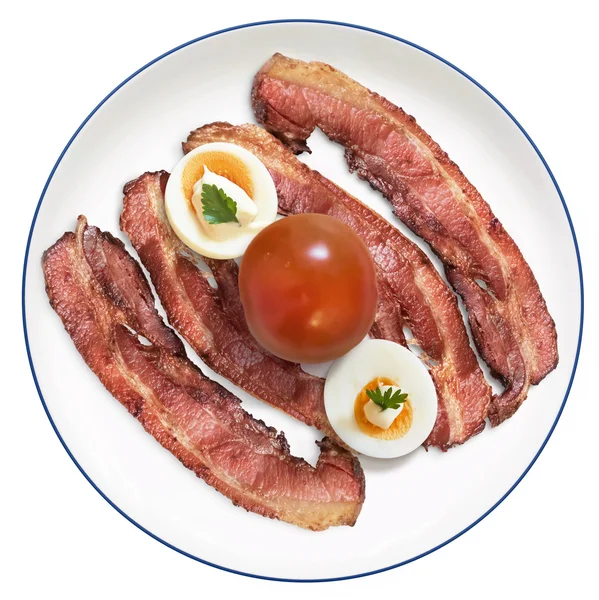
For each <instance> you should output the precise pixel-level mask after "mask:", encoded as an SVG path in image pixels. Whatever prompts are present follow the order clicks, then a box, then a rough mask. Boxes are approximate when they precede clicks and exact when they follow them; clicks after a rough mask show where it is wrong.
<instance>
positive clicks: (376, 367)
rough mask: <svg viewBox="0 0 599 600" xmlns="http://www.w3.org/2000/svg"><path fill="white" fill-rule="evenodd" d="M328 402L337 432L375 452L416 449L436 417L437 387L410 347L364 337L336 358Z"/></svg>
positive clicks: (360, 447)
mask: <svg viewBox="0 0 599 600" xmlns="http://www.w3.org/2000/svg"><path fill="white" fill-rule="evenodd" d="M373 397H374V399H375V400H374V401H373V399H372V398H373ZM324 403H325V409H326V413H327V416H328V418H329V421H330V423H331V425H332V427H333V429H334V430H335V433H337V435H338V436H339V437H340V438H341V439H342V440H343V441H344V442H345V443H346V444H347V445H348V446H350V447H351V448H353V449H354V450H356V451H357V452H361V453H362V454H366V455H368V456H374V457H376V458H395V457H398V456H403V455H404V454H408V453H409V452H412V451H413V450H415V449H416V448H418V447H419V446H420V445H421V444H422V443H423V442H424V441H425V440H426V438H427V437H428V436H429V434H430V432H431V431H432V429H433V426H434V424H435V420H436V418H437V393H436V391H435V386H434V384H433V381H432V379H431V377H430V375H429V373H428V371H427V369H426V367H425V366H424V365H423V364H422V362H421V361H420V359H419V358H418V357H417V356H416V355H414V354H413V353H412V352H411V351H410V350H408V349H407V348H404V347H403V346H400V345H399V344H396V343H394V342H390V341H387V340H374V339H368V340H364V341H363V342H362V343H361V344H359V345H358V346H356V347H355V348H354V349H353V350H351V351H350V352H348V353H347V354H346V355H345V356H343V357H342V358H340V359H338V360H336V361H335V362H334V363H333V365H332V366H331V369H330V370H329V373H328V375H327V379H326V383H325V387H324Z"/></svg>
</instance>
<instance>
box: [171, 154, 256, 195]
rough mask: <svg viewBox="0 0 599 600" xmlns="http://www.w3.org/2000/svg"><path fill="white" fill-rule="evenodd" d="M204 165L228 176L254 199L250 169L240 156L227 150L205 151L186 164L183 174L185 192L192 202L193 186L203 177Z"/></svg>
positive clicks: (182, 184) (223, 175) (182, 182)
mask: <svg viewBox="0 0 599 600" xmlns="http://www.w3.org/2000/svg"><path fill="white" fill-rule="evenodd" d="M204 167H208V169H210V170H211V171H212V172H213V173H215V174H216V175H220V176H221V177H226V178H227V179H228V180H229V181H232V182H233V183H234V184H236V185H238V186H239V187H240V188H241V189H242V190H243V191H244V192H245V193H246V194H247V195H248V196H249V197H250V198H251V199H252V200H253V199H254V186H253V184H252V178H251V177H250V172H249V169H248V168H247V167H246V165H245V163H244V162H243V161H242V160H241V159H240V158H238V157H237V156H234V155H233V154H228V153H227V152H204V153H202V154H196V155H195V156H194V157H193V158H192V159H191V160H190V161H189V162H188V163H187V164H186V165H185V169H183V175H182V176H181V187H182V189H183V194H184V195H185V197H186V198H187V201H188V202H189V203H190V204H191V197H192V196H193V186H194V185H195V184H196V183H197V182H198V181H199V180H200V179H201V178H202V177H203V175H204Z"/></svg>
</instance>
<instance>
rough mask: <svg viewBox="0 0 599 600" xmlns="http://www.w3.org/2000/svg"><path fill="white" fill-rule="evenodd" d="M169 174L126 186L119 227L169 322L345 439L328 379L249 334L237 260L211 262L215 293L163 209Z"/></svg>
mask: <svg viewBox="0 0 599 600" xmlns="http://www.w3.org/2000/svg"><path fill="white" fill-rule="evenodd" d="M167 180H168V173H166V172H164V171H162V172H160V173H145V174H144V175H142V176H141V177H139V178H138V179H136V180H135V181H132V182H130V183H128V184H127V185H126V186H125V190H124V192H125V197H124V203H123V211H122V214H121V229H122V230H123V231H124V232H125V233H126V234H127V236H128V237H129V239H130V240H131V243H132V244H133V247H134V248H135V250H136V251H137V253H138V254H139V257H140V259H141V262H142V263H143V265H144V266H145V267H146V269H147V270H148V272H149V273H150V277H151V279H152V282H153V284H154V287H155V288H156V292H157V294H158V297H159V298H160V301H161V302H162V305H163V307H164V310H165V311H166V314H167V316H168V319H169V321H170V323H171V325H172V326H173V327H174V328H175V329H176V330H177V331H178V332H179V333H180V334H181V335H182V336H183V337H184V338H185V339H186V340H187V342H188V343H189V344H190V346H191V347H192V348H193V349H194V350H195V351H196V352H197V353H198V355H199V356H200V357H201V358H202V360H203V361H204V362H205V363H206V364H207V365H208V366H209V367H210V368H211V369H212V370H213V371H216V372H217V373H219V374H220V375H222V376H223V377H226V378H227V379H229V380H230V381H232V382H233V383H234V384H235V385H237V386H239V387H240V388H242V389H244V390H246V391H247V392H249V393H250V394H252V395H253V396H255V397H256V398H258V399H259V400H262V401H264V402H266V403H268V404H270V405H271V406H274V407H275V408H278V409H280V410H282V411H283V412H286V413H287V414H289V415H291V416H292V417H295V418H296V419H299V420H300V421H302V422H304V423H306V424H307V425H311V426H314V427H316V428H317V429H319V430H320V431H322V432H323V433H325V434H326V435H328V436H329V437H331V439H333V440H334V441H335V442H336V443H338V444H339V445H343V442H342V441H341V440H340V439H339V438H338V436H337V435H336V434H335V432H334V430H333V428H332V427H331V424H330V423H329V420H328V418H327V415H326V412H325V408H324V380H323V379H321V378H319V377H314V376H312V375H309V374H308V373H306V372H304V371H303V370H302V369H301V367H300V366H299V365H297V364H293V363H290V362H286V361H283V360H281V359H279V358H277V357H275V356H273V355H272V354H270V353H269V352H267V351H266V350H264V349H263V348H262V347H261V346H260V345H259V344H258V343H257V342H256V340H255V339H254V338H253V337H252V335H251V334H250V332H249V330H248V328H247V324H246V322H245V317H244V316H243V309H242V307H241V302H240V300H239V292H238V289H237V265H236V263H235V262H234V261H232V260H231V261H218V260H208V259H207V260H206V263H207V264H208V265H209V266H210V267H212V275H213V276H214V278H215V280H216V282H217V288H216V289H214V288H213V287H212V286H211V285H210V283H209V281H208V279H207V275H210V273H206V272H202V271H201V270H200V269H199V268H198V266H197V264H196V262H195V259H194V256H192V254H191V251H190V250H189V249H188V248H187V247H186V246H185V245H184V244H183V243H182V242H181V241H180V240H179V238H178V237H177V236H176V234H175V233H174V231H173V230H172V228H171V226H170V224H169V222H168V219H167V217H166V214H165V209H164V189H165V186H166V182H167Z"/></svg>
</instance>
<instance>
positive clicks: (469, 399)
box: [183, 123, 491, 450]
mask: <svg viewBox="0 0 599 600" xmlns="http://www.w3.org/2000/svg"><path fill="white" fill-rule="evenodd" d="M210 142H229V143H234V144H237V145H239V146H243V147H244V148H246V149H247V150H249V151H250V152H252V153H253V154H255V155H256V156H257V157H258V158H259V159H260V160H261V161H262V162H263V163H264V165H265V166H266V167H267V169H268V170H269V172H270V174H271V176H272V178H273V180H274V182H275V185H276V188H277V194H278V197H279V212H281V213H282V214H296V213H303V212H317V213H323V214H328V215H330V216H332V217H335V218H337V219H340V220H341V221H343V222H344V223H346V224H347V225H349V226H350V227H352V228H353V229H354V230H355V231H356V232H357V233H358V235H360V237H361V238H362V239H363V240H364V242H365V243H366V245H367V247H368V248H369V250H370V252H371V254H372V256H373V258H374V262H375V266H376V270H377V285H378V288H379V308H378V313H377V317H376V321H375V325H374V327H373V330H372V331H371V335H373V336H374V337H382V338H385V339H390V340H393V341H396V342H398V343H402V344H404V345H406V340H405V337H404V334H403V326H404V325H407V326H408V327H410V329H411V331H412V335H413V337H414V338H415V340H416V342H417V343H418V344H419V345H420V346H421V348H422V349H423V350H424V352H425V353H426V354H427V355H428V357H429V359H432V361H431V360H429V362H432V363H433V364H432V365H431V370H430V373H431V376H432V378H433V380H434V382H435V386H436V389H437V394H438V398H439V410H438V416H437V422H436V424H435V428H434V429H433V432H432V433H431V436H430V437H429V439H428V440H427V441H426V443H425V445H426V446H437V447H439V448H442V449H444V450H446V449H447V448H449V447H451V446H452V445H455V444H460V443H463V442H465V441H466V440H467V439H469V438H470V437H472V436H473V435H475V434H476V433H478V432H480V431H481V430H482V429H483V428H484V425H485V423H484V419H485V416H486V410H487V406H488V404H489V401H490V398H491V391H490V388H489V386H488V385H487V383H486V382H485V379H484V377H483V375H482V372H481V370H480V368H479V366H478V362H477V360H476V357H475V355H474V352H473V351H472V349H471V348H470V345H469V341H468V335H467V333H466V329H465V327H464V323H463V321H462V316H461V313H460V312H459V309H458V305H457V301H456V299H455V296H454V295H453V294H452V293H451V291H450V290H449V288H448V287H447V286H446V285H445V283H444V282H443V280H442V279H441V277H440V276H439V274H438V273H437V271H436V270H435V268H434V267H433V265H432V263H431V262H430V260H429V259H428V258H427V257H426V255H425V254H424V253H423V252H422V251H421V250H420V249H419V248H418V247H417V246H416V245H415V244H413V243H412V242H410V241H409V240H408V239H406V238H405V237H404V236H403V235H402V234H401V233H400V232H399V231H398V230H397V229H396V228H395V227H393V226H392V225H390V224H389V223H388V222H387V221H386V220H385V219H383V218H382V217H380V216H379V215H377V214H376V213H375V212H373V211H372V210H370V208H368V207H367V206H365V205H364V204H362V203H361V202H360V201H359V200H357V199H356V198H354V197H352V196H350V195H349V194H348V193H347V192H345V191H344V190H342V189H341V188H339V187H338V186H336V185H335V184H333V183H332V182H331V181H329V180H328V179H326V178H325V177H323V176H322V175H320V174H319V173H317V172H316V171H313V170H311V169H310V168H309V167H308V166H307V165H305V164H303V163H302V162H300V161H299V160H298V159H297V158H295V156H293V154H292V153H291V152H290V151H289V150H288V149H287V148H285V147H284V146H283V144H281V143H280V142H279V141H278V140H277V139H275V138H274V137H273V136H271V135H270V134H269V133H267V132H266V131H264V129H262V128H260V127H257V126H256V125H241V126H233V125H230V124H228V123H213V124H211V125H205V126H204V127H200V128H199V129H196V130H195V131H193V132H192V133H191V134H190V135H189V137H188V139H187V142H186V143H184V144H183V149H184V151H185V152H189V151H191V150H192V149H193V148H196V147H197V146H200V145H202V144H206V143H210Z"/></svg>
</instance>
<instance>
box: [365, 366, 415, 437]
mask: <svg viewBox="0 0 599 600" xmlns="http://www.w3.org/2000/svg"><path fill="white" fill-rule="evenodd" d="M381 385H397V383H396V382H395V381H393V380H392V379H388V378H387V377H377V378H376V379H373V380H372V381H370V382H369V383H367V384H366V385H365V386H364V387H363V388H362V390H361V391H360V393H359V394H358V395H357V396H356V402H355V404H354V417H355V419H356V423H357V424H358V427H359V428H360V429H361V430H362V431H363V432H364V433H365V434H366V435H369V436H370V437H373V438H378V439H379V440H396V439H397V438H400V437H403V436H404V435H405V434H406V433H407V432H408V431H409V429H410V427H411V426H412V418H413V412H412V405H411V404H410V401H409V400H406V402H405V403H404V405H403V410H402V411H401V412H400V413H399V415H397V418H396V419H395V421H393V423H392V424H391V427H389V429H381V428H380V427H378V426H377V425H373V424H372V423H371V422H370V421H369V420H368V419H367V418H366V415H365V414H364V407H365V406H366V404H368V402H369V401H370V398H369V397H368V395H367V394H366V390H374V389H376V388H377V387H379V386H381Z"/></svg>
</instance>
